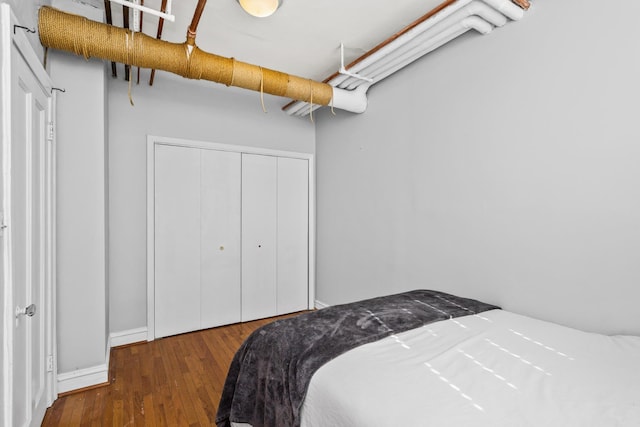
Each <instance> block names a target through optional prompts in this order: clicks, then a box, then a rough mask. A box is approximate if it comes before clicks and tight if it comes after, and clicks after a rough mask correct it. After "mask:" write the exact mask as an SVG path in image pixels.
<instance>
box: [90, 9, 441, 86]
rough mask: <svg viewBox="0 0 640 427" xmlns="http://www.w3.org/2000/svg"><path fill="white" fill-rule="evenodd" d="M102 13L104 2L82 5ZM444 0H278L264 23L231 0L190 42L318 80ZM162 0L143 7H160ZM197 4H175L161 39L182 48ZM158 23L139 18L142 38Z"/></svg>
mask: <svg viewBox="0 0 640 427" xmlns="http://www.w3.org/2000/svg"><path fill="white" fill-rule="evenodd" d="M84 2H85V3H91V4H93V5H94V6H96V7H100V8H104V2H103V1H102V0H85V1H84ZM442 2H443V0H394V1H392V2H390V1H388V0H315V1H314V0H284V2H283V4H282V6H281V7H280V9H278V10H277V11H276V13H274V14H273V15H272V16H270V17H268V18H255V17H253V16H250V15H248V14H247V13H246V12H244V11H243V10H242V8H241V7H240V5H239V4H238V2H237V0H209V1H208V2H207V5H206V7H205V9H204V13H203V14H202V18H201V20H200V24H199V26H198V31H197V37H196V43H197V45H198V46H199V47H200V48H201V49H202V50H204V51H207V52H210V53H215V54H217V55H221V56H225V57H234V58H235V59H237V60H239V61H244V62H248V63H251V64H255V65H260V66H262V67H266V68H271V69H274V70H277V71H282V72H285V73H288V74H294V75H297V76H300V77H304V78H311V79H315V80H323V79H324V78H326V77H328V76H329V75H331V74H333V73H334V72H335V71H337V69H338V68H339V66H340V43H344V46H345V64H348V63H349V62H351V61H352V60H354V59H356V58H357V57H359V56H360V55H362V54H363V53H365V52H366V51H368V50H369V49H371V48H373V47H375V46H376V45H377V44H378V43H380V42H382V41H384V40H386V39H387V38H388V37H390V36H392V35H393V34H395V33H396V32H398V31H400V30H402V29H403V28H404V27H406V26H407V25H409V24H411V23H412V22H413V21H415V20H417V19H418V18H420V17H421V16H422V15H424V14H426V13H427V12H429V11H430V10H432V9H434V8H435V7H436V6H438V5H439V4H440V3H442ZM160 3H161V0H145V1H144V5H145V6H148V7H151V8H153V9H158V10H159V9H160ZM196 4H197V0H174V1H173V6H172V14H174V15H175V17H176V20H175V22H169V21H165V23H164V29H163V33H162V39H163V40H167V41H171V42H183V41H184V40H185V38H186V31H187V28H188V26H189V24H190V22H191V18H192V17H193V13H194V10H195V7H196ZM111 8H112V11H113V21H114V22H113V23H114V25H117V26H122V6H120V5H119V4H116V3H112V4H111ZM157 25H158V18H156V17H154V16H151V15H149V14H146V15H144V21H143V27H142V30H143V32H145V33H147V34H149V35H151V36H153V37H155V36H156V30H157Z"/></svg>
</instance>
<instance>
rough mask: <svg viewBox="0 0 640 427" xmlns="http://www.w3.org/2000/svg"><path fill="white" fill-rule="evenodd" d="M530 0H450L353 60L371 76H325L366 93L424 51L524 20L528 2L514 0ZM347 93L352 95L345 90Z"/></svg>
mask: <svg viewBox="0 0 640 427" xmlns="http://www.w3.org/2000/svg"><path fill="white" fill-rule="evenodd" d="M514 2H517V3H518V4H520V3H524V2H526V6H527V7H528V6H529V4H528V1H527V0H513V1H512V0H482V1H480V0H458V1H457V2H454V3H452V2H447V3H446V6H445V7H441V8H438V9H437V11H436V12H435V13H434V12H430V13H428V14H427V15H425V17H423V18H421V19H419V20H418V21H416V23H414V24H411V25H410V26H409V27H407V28H406V29H405V30H403V31H401V32H400V33H399V34H396V35H394V36H393V37H392V38H391V39H389V40H387V41H385V42H383V43H381V44H380V45H378V46H376V47H375V48H374V49H372V50H371V51H369V52H367V53H365V54H364V55H363V56H361V57H360V58H358V59H357V60H356V61H354V62H352V63H351V64H350V65H349V66H348V67H347V69H348V71H349V72H350V73H353V74H358V75H359V76H363V77H367V78H369V79H370V80H371V81H365V80H363V79H358V78H356V77H352V76H348V75H342V74H334V75H333V76H331V77H329V78H328V79H326V80H325V82H328V83H329V84H330V85H332V86H334V87H337V88H340V89H345V90H346V91H347V93H350V92H352V91H353V92H356V91H357V94H356V93H354V95H353V96H357V97H359V98H362V97H363V96H364V97H366V91H367V90H368V88H369V87H370V86H371V85H373V84H375V83H377V82H379V81H381V80H383V79H384V78H386V77H388V76H389V75H391V74H393V73H395V72H396V71H398V70H399V69H401V68H403V67H405V66H406V65H408V64H410V63H411V62H413V61H415V60H416V59H418V58H420V57H422V56H423V55H425V54H427V53H429V52H431V51H433V50H435V49H437V48H438V47H440V46H442V45H444V44H446V43H448V42H449V41H451V40H453V39H455V38H457V37H459V36H460V35H462V34H464V33H465V32H467V31H469V30H471V29H473V30H475V31H477V32H479V33H481V34H488V33H489V32H491V30H492V29H493V27H494V26H496V27H501V26H503V25H505V24H506V22H507V18H508V19H511V20H520V19H521V18H522V17H523V16H524V10H523V7H524V6H518V5H516V4H514ZM344 96H345V97H347V96H348V95H347V94H345V95H344ZM319 107H320V106H313V107H309V106H308V105H306V104H305V103H304V102H291V103H289V104H287V105H286V106H285V107H283V109H284V110H285V111H286V112H287V113H288V114H290V115H298V116H305V115H307V114H309V113H310V112H311V111H314V110H316V109H317V108H319Z"/></svg>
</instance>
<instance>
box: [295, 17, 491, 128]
mask: <svg viewBox="0 0 640 427" xmlns="http://www.w3.org/2000/svg"><path fill="white" fill-rule="evenodd" d="M444 28H445V29H444V30H442V31H439V32H437V33H436V34H435V35H434V36H432V37H431V38H430V39H429V40H428V42H426V43H423V44H420V45H418V46H417V48H416V49H417V52H416V51H414V50H412V51H410V52H409V54H408V55H405V56H403V57H401V58H399V61H396V62H393V63H391V64H387V67H386V68H384V69H382V70H379V74H375V75H367V76H368V77H372V78H373V81H372V82H362V84H360V85H359V86H357V87H355V88H353V89H350V90H345V92H346V94H345V95H344V97H345V98H348V96H349V94H351V93H353V95H352V96H354V97H357V98H359V104H358V105H363V104H364V106H365V107H364V108H363V109H361V111H352V110H349V111H351V112H359V113H363V112H364V111H365V110H366V105H367V102H366V93H367V91H368V90H369V87H371V86H372V85H373V84H375V83H376V82H379V81H381V80H383V79H385V78H386V77H388V76H390V75H391V74H393V73H395V72H396V71H398V70H400V69H402V68H404V67H406V66H407V65H408V64H410V63H411V62H413V61H415V60H416V59H418V58H419V57H421V56H424V55H426V54H427V53H429V52H432V51H434V50H436V49H438V48H439V47H441V46H443V45H445V44H447V43H448V42H450V41H451V40H453V39H456V38H457V37H459V36H461V35H462V34H464V33H466V32H467V31H469V30H475V31H477V32H478V33H480V34H489V33H490V32H491V31H492V30H493V26H492V25H491V24H490V23H488V22H487V21H485V20H484V19H482V18H480V17H478V16H467V17H466V18H464V19H462V20H461V21H457V22H454V23H453V24H450V25H446V26H445V27H444ZM345 83H346V82H343V83H342V84H343V85H344V84H345ZM362 98H364V102H363V101H362ZM318 108H319V106H314V107H313V108H312V109H311V110H312V111H315V110H316V109H318ZM309 110H310V108H309V106H308V105H306V104H305V103H304V102H297V103H295V104H294V105H293V106H292V107H291V109H290V110H287V113H288V114H289V115H297V116H305V115H307V114H309Z"/></svg>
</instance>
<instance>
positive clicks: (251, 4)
mask: <svg viewBox="0 0 640 427" xmlns="http://www.w3.org/2000/svg"><path fill="white" fill-rule="evenodd" d="M282 1H283V0H238V3H240V6H242V8H243V9H244V11H245V12H247V13H248V14H249V15H253V16H256V17H258V18H266V17H267V16H271V15H273V12H275V11H276V10H278V8H279V7H280V5H281V4H282Z"/></svg>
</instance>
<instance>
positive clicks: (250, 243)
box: [242, 154, 277, 321]
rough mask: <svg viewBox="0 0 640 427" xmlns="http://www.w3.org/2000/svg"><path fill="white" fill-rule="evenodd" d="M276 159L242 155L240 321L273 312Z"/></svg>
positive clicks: (275, 255)
mask: <svg viewBox="0 0 640 427" xmlns="http://www.w3.org/2000/svg"><path fill="white" fill-rule="evenodd" d="M276 191H277V158H276V157H270V156H262V155H253V154H243V155H242V321H249V320H254V319H259V318H264V317H270V316H274V315H275V314H276V257H277V252H276V223H277V222H276V221H277V205H276V203H277V199H276Z"/></svg>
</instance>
